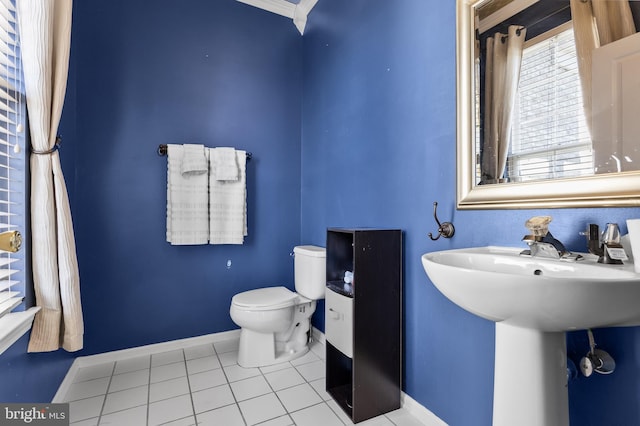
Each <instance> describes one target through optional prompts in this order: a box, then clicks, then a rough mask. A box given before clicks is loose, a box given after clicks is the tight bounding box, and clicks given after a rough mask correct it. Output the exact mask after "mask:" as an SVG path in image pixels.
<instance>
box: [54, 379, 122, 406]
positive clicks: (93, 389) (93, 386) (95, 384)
mask: <svg viewBox="0 0 640 426" xmlns="http://www.w3.org/2000/svg"><path fill="white" fill-rule="evenodd" d="M109 380H111V377H103V378H102V379H93V380H87V381H86V382H80V383H73V384H72V385H71V386H70V387H69V391H68V392H67V394H66V396H65V401H76V400H78V399H86V398H90V397H92V396H98V395H104V394H105V393H107V387H108V386H109Z"/></svg>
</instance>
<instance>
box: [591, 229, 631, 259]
mask: <svg viewBox="0 0 640 426" xmlns="http://www.w3.org/2000/svg"><path fill="white" fill-rule="evenodd" d="M600 240H601V242H602V249H603V250H602V251H603V253H602V255H601V256H600V259H598V263H607V264H611V265H622V261H623V260H627V254H626V253H625V251H624V248H623V247H622V244H620V229H619V228H618V224H617V223H607V227H606V228H605V230H604V231H603V232H602V236H601V238H600Z"/></svg>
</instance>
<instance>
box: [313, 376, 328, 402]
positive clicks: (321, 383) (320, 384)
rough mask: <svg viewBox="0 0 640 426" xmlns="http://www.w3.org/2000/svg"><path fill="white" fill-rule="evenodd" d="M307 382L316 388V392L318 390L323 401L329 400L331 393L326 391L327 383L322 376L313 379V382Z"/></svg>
mask: <svg viewBox="0 0 640 426" xmlns="http://www.w3.org/2000/svg"><path fill="white" fill-rule="evenodd" d="M309 384H310V385H311V386H312V387H313V388H314V389H315V390H316V392H318V395H320V398H322V399H324V400H325V401H329V400H330V399H331V395H329V392H327V384H326V381H325V379H324V378H322V379H318V380H314V381H313V382H309Z"/></svg>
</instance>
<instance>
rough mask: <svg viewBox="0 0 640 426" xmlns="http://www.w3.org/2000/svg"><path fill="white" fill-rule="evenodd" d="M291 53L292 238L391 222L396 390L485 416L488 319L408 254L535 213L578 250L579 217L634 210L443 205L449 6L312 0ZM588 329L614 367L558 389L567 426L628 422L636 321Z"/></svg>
mask: <svg viewBox="0 0 640 426" xmlns="http://www.w3.org/2000/svg"><path fill="white" fill-rule="evenodd" d="M303 55H304V72H305V78H304V90H303V94H304V102H303V121H302V123H303V126H302V131H303V141H302V200H301V201H302V240H304V241H311V242H313V243H316V244H321V243H322V242H323V241H324V229H325V228H326V227H328V226H380V227H394V228H395V227H399V228H402V229H404V230H405V247H404V249H405V252H404V256H405V271H404V272H405V282H404V284H405V301H404V307H405V317H404V323H405V332H404V334H405V335H404V337H405V363H404V368H405V374H404V383H405V385H404V387H405V392H406V393H408V394H409V395H410V396H411V397H413V398H414V399H416V400H417V401H419V402H420V403H421V404H423V405H424V406H426V407H427V408H429V409H430V410H431V411H432V412H434V413H435V414H436V415H438V416H439V417H440V418H442V419H443V420H445V421H446V422H447V423H448V424H450V425H453V426H463V425H464V426H480V425H490V424H491V418H492V415H491V411H492V401H493V399H492V393H493V361H494V356H493V351H494V337H495V335H494V327H493V324H492V323H490V322H489V321H485V320H482V319H479V318H477V317H475V316H473V315H471V314H469V313H467V312H465V311H463V310H462V309H460V308H458V307H456V306H455V305H453V304H452V303H451V302H449V301H448V300H447V299H446V298H445V297H444V296H442V295H441V294H440V293H439V292H438V291H437V290H436V289H435V287H433V285H432V284H431V282H430V281H429V280H428V278H427V277H426V274H425V272H424V270H423V268H422V265H421V263H420V256H421V255H422V254H423V253H426V252H429V251H434V250H443V249H450V248H458V247H469V246H478V245H488V244H496V245H508V246H520V245H521V243H520V238H521V237H522V235H524V234H523V232H524V231H525V230H526V229H525V228H524V222H525V220H526V219H527V218H529V217H531V216H534V215H540V214H550V215H552V216H553V217H554V221H553V223H552V228H553V232H554V235H555V236H556V237H558V238H559V239H561V240H562V241H565V242H567V244H568V246H569V249H571V250H575V251H586V245H585V242H584V237H581V236H579V235H578V232H580V231H582V230H583V229H585V228H586V224H587V223H591V222H593V223H600V224H601V225H604V223H606V222H619V223H620V224H621V228H623V230H624V228H625V225H624V221H625V219H626V218H629V217H640V209H558V210H509V211H506V210H503V211H456V210H455V202H456V200H455V179H456V174H455V167H456V162H455V140H456V128H455V114H456V111H455V93H456V80H455V2H454V1H446V2H445V1H435V0H432V1H424V0H401V1H394V2H389V1H382V0H379V1H372V0H350V1H347V2H345V1H339V0H320V1H319V2H318V4H317V5H316V7H315V8H314V10H313V11H312V13H311V15H310V20H309V25H308V27H307V32H306V33H305V36H304V53H303ZM434 201H438V203H439V209H438V212H439V216H440V218H441V220H452V221H453V223H454V224H455V226H456V234H455V236H454V237H453V238H452V239H451V240H442V239H441V240H439V241H437V242H432V241H431V240H429V238H428V237H427V235H426V234H428V233H429V232H435V231H436V229H437V226H436V225H435V222H434V220H433V218H432V215H431V212H432V203H433V202H434ZM625 232H626V231H625ZM319 322H321V321H319ZM318 325H321V324H318ZM595 336H596V340H597V342H598V343H599V345H600V346H601V347H602V348H605V349H607V350H608V351H610V352H611V353H612V354H613V356H614V357H615V358H616V361H617V363H618V369H617V370H616V372H615V373H614V374H613V375H611V376H597V377H592V378H590V379H585V378H581V379H578V380H575V381H573V382H572V383H571V384H570V388H569V392H570V410H571V413H570V415H571V423H572V425H580V426H583V425H631V424H640V409H639V408H638V401H639V400H640V382H639V380H638V379H639V377H640V354H639V349H640V329H638V328H626V329H608V330H595ZM568 350H569V355H570V356H571V357H572V358H573V359H574V360H575V361H576V362H577V361H578V360H579V359H580V357H582V356H584V354H586V352H587V350H588V343H587V340H586V333H585V332H576V333H572V334H571V335H570V336H569V339H568ZM523 368H525V366H523ZM522 385H523V386H526V385H527V384H526V383H523V384H522Z"/></svg>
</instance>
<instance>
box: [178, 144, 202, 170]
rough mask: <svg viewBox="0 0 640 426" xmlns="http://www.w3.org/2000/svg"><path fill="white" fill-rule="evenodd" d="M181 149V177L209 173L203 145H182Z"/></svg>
mask: <svg viewBox="0 0 640 426" xmlns="http://www.w3.org/2000/svg"><path fill="white" fill-rule="evenodd" d="M182 147H183V154H182V164H181V165H180V171H181V172H182V176H187V175H202V174H206V173H208V172H209V162H208V161H207V157H206V155H205V153H204V145H195V144H184V145H182Z"/></svg>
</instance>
